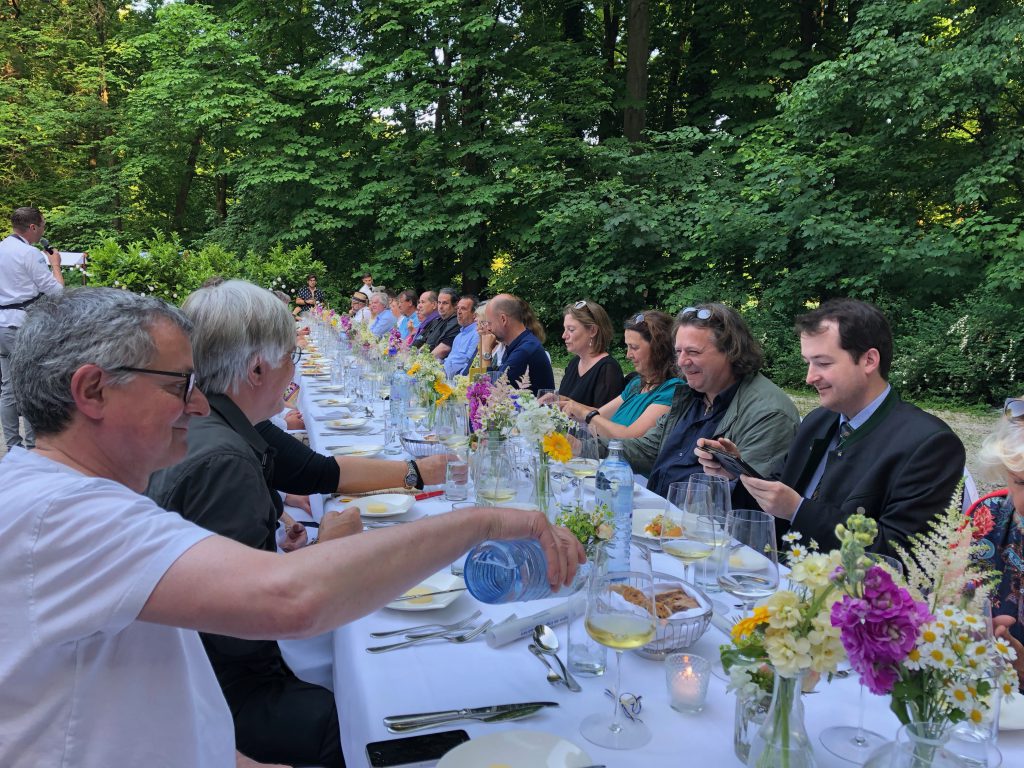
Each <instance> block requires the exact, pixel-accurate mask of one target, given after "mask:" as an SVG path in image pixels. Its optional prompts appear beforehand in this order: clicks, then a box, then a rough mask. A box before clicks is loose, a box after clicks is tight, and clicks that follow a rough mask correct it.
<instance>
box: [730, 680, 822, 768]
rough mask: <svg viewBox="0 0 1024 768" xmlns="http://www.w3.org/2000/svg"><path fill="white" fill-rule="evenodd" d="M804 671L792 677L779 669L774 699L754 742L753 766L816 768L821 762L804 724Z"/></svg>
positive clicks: (751, 763) (748, 758)
mask: <svg viewBox="0 0 1024 768" xmlns="http://www.w3.org/2000/svg"><path fill="white" fill-rule="evenodd" d="M803 678H804V673H803V672H800V673H799V674H797V675H794V676H792V677H787V676H785V675H782V674H779V672H778V671H777V670H776V672H775V676H774V680H775V683H774V687H773V688H772V701H771V704H770V706H769V708H768V713H767V714H766V715H765V718H764V722H763V723H762V724H761V727H760V728H759V729H758V730H757V733H756V734H755V735H754V738H753V739H752V740H751V743H750V754H749V756H748V757H747V765H748V766H750V767H751V768H814V766H816V765H817V762H816V761H815V759H814V752H813V750H812V748H811V740H810V739H809V738H808V737H807V729H806V727H805V726H804V705H803V701H802V700H801V692H802V690H803Z"/></svg>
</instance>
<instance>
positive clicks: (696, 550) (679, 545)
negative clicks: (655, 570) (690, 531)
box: [661, 539, 715, 563]
mask: <svg viewBox="0 0 1024 768" xmlns="http://www.w3.org/2000/svg"><path fill="white" fill-rule="evenodd" d="M661 550H662V551H663V552H664V553H665V554H666V555H672V557H675V558H678V559H679V560H682V561H683V562H685V563H695V562H697V561H698V560H703V559H704V558H706V557H710V556H711V553H712V552H714V551H715V545H714V544H710V543H707V542H703V541H694V540H693V539H662V542H661Z"/></svg>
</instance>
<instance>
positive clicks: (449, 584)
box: [387, 568, 466, 611]
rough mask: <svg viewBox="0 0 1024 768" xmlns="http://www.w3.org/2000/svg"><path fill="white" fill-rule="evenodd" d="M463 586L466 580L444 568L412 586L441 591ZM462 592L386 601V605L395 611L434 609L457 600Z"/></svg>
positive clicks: (425, 590) (424, 589) (444, 606)
mask: <svg viewBox="0 0 1024 768" xmlns="http://www.w3.org/2000/svg"><path fill="white" fill-rule="evenodd" d="M464 586H466V582H464V581H463V580H462V579H461V578H459V577H458V576H452V574H451V572H450V571H449V570H448V569H447V568H445V569H444V570H443V571H438V572H437V573H435V574H434V575H433V576H428V577H427V578H425V579H424V580H423V581H421V582H420V583H419V584H417V585H416V586H415V587H413V589H414V590H419V591H421V592H441V591H442V590H445V589H458V588H459V587H464ZM410 591H412V590H410ZM405 594H409V592H406V593H405ZM462 594H464V593H463V592H449V593H448V594H447V595H431V596H430V597H422V598H420V600H422V601H423V602H420V601H417V600H399V601H397V602H394V603H388V604H387V607H388V608H393V609H394V610H396V611H436V610H437V609H438V608H447V607H448V606H449V605H451V604H452V603H454V602H455V601H456V600H458V599H459V596H460V595H462Z"/></svg>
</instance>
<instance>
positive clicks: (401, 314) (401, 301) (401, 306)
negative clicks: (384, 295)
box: [396, 289, 420, 343]
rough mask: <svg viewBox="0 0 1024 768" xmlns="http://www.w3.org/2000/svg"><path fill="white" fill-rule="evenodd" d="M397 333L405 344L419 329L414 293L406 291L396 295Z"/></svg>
mask: <svg viewBox="0 0 1024 768" xmlns="http://www.w3.org/2000/svg"><path fill="white" fill-rule="evenodd" d="M396 301H397V302H398V332H399V333H400V334H402V340H403V341H405V342H406V343H410V342H411V341H412V337H413V335H415V333H416V329H417V328H419V327H420V318H419V316H418V315H417V314H416V292H415V291H410V290H408V289H406V290H404V291H402V292H401V293H400V294H398V297H397V298H396Z"/></svg>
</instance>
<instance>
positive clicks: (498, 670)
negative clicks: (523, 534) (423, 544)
mask: <svg viewBox="0 0 1024 768" xmlns="http://www.w3.org/2000/svg"><path fill="white" fill-rule="evenodd" d="M301 384H302V386H301V389H300V398H299V404H300V408H301V410H302V412H303V414H304V415H305V421H306V431H307V433H308V436H309V443H310V446H311V447H312V448H313V449H314V450H317V451H319V452H323V453H329V451H328V450H327V446H329V445H330V446H336V445H367V444H382V443H383V442H384V439H383V416H384V408H385V407H386V404H385V403H384V402H379V403H376V404H374V406H373V413H374V417H373V419H372V420H371V422H370V424H368V425H367V428H365V429H364V430H362V431H361V432H358V433H348V434H339V433H337V432H332V431H331V430H330V429H329V428H328V426H327V422H326V421H323V420H321V418H322V416H323V414H324V413H325V412H328V411H331V410H334V409H333V408H331V407H323V406H321V405H318V404H317V402H316V401H317V400H318V399H323V398H330V397H332V395H331V394H329V393H323V392H320V391H318V388H319V387H320V386H321V385H322V384H323V382H320V381H317V380H314V379H310V378H307V377H303V379H302V382H301ZM334 396H336V395H334ZM403 457H407V456H405V455H404V454H403V455H400V456H383V457H382V458H403ZM428 490H429V489H428ZM638 495H639V497H640V498H641V499H642V498H643V497H644V496H645V495H646V496H647V497H654V494H651V493H650V492H649V491H647V490H646V489H644V490H643V491H638ZM654 498H655V499H656V498H657V497H654ZM647 506H650V503H648V504H647ZM322 508H323V502H322V500H320V499H315V500H314V503H313V511H314V516H315V517H318V516H319V514H320V512H321V510H322ZM450 509H451V502H448V501H445V499H444V497H443V496H437V497H433V498H430V499H427V500H423V501H417V502H415V503H414V504H413V505H412V507H411V508H410V509H409V511H408V512H407V513H405V514H403V515H401V516H398V517H395V518H389V520H395V521H407V520H414V519H416V518H419V517H426V516H430V515H440V514H444V513H446V512H448V511H450ZM364 535H373V532H372V530H371V531H369V532H368V533H366V534H364ZM653 558H654V561H653V566H654V569H655V570H660V571H664V572H668V573H679V570H680V566H679V564H678V562H677V561H676V560H674V559H673V558H671V557H668V556H666V555H664V554H662V553H660V552H656V553H654V554H653ZM565 599H566V598H552V599H549V600H538V601H533V602H529V603H512V604H505V605H485V604H482V603H478V602H477V601H476V600H475V599H474V598H473V597H472V596H471V595H469V593H468V592H464V593H461V594H459V595H458V597H457V598H456V599H455V600H454V601H452V602H451V604H450V605H447V606H446V607H440V608H437V609H434V610H416V611H412V610H395V609H392V608H382V609H380V610H378V611H376V612H374V613H372V614H370V615H368V616H365V617H364V618H362V619H359V620H358V621H354V622H351V623H349V624H346V625H344V626H341V627H338V628H337V629H336V630H334V631H333V632H332V633H330V634H329V635H327V636H322V637H321V638H317V639H314V640H313V641H310V642H308V643H306V644H305V645H302V644H299V645H297V646H296V645H291V647H290V648H288V650H287V651H286V657H287V658H288V659H289V661H290V662H291V663H292V664H293V666H297V667H306V668H307V669H308V670H309V671H310V673H311V675H312V677H313V679H314V680H316V678H317V675H318V674H319V675H320V676H321V677H323V676H324V675H328V676H329V677H330V680H325V681H323V682H331V681H333V690H334V693H335V696H336V699H337V703H338V712H339V719H340V725H341V740H342V746H343V749H344V753H345V761H346V764H347V765H348V766H349V768H364V767H368V766H369V761H368V758H367V752H366V745H367V744H368V743H370V742H375V741H381V740H387V739H394V738H399V736H397V735H394V734H391V733H389V732H388V731H387V729H386V728H385V726H384V722H383V718H384V717H386V716H388V715H399V714H412V713H421V712H431V711H438V710H449V709H461V708H464V707H478V706H488V705H495V704H508V703H519V702H533V701H550V702H556V703H557V704H558V706H557V707H550V708H545V709H542V710H540V711H539V712H538V713H537V714H536V715H534V716H531V717H530V718H528V719H523V720H518V721H514V722H504V723H480V722H476V721H459V722H458V723H454V724H447V725H443V726H439V727H437V728H434V729H430V730H424V731H417V732H416V733H431V732H435V731H441V730H449V729H453V728H456V729H464V730H465V731H467V732H468V734H469V735H470V737H471V738H477V737H480V736H483V735H484V734H487V733H492V732H496V731H500V730H531V731H543V732H547V733H550V734H554V735H557V736H559V737H562V738H564V739H567V740H569V741H571V742H573V743H575V744H576V745H577V746H578V747H580V748H582V749H583V750H585V751H586V753H587V755H589V757H590V759H591V762H592V763H594V764H599V765H605V766H608V768H619V767H624V766H670V765H684V764H686V765H723V766H725V765H739V764H740V761H739V759H738V758H737V757H736V755H735V752H734V749H733V728H734V717H735V712H734V710H735V694H733V693H732V692H728V691H727V690H726V683H725V681H724V680H722V679H720V678H719V677H713V678H712V679H711V682H710V686H709V689H708V696H707V701H706V704H705V707H704V709H703V711H701V712H699V713H696V714H683V713H680V712H678V711H676V710H674V709H672V708H671V707H670V705H669V695H668V690H667V687H666V683H665V673H664V665H663V662H660V661H655V660H650V659H646V658H642V657H640V656H638V655H636V654H635V653H630V652H627V653H624V654H623V656H622V679H621V688H622V691H623V692H630V693H632V694H634V695H636V696H641V697H642V710H641V712H640V714H639V717H640V718H641V719H642V720H643V722H644V723H645V724H646V725H647V726H648V727H649V728H650V730H651V732H652V734H653V737H652V738H651V740H650V742H649V743H648V744H646V745H645V746H642V747H640V748H638V749H633V750H612V749H606V748H602V747H599V746H597V745H595V744H592V743H590V742H589V741H587V740H586V739H585V738H584V737H583V736H582V734H581V733H580V723H581V721H582V720H583V719H584V717H586V716H587V715H589V714H591V713H594V712H606V713H608V714H610V713H611V710H612V707H613V701H612V699H611V698H610V697H608V696H607V695H606V694H605V688H608V687H613V686H614V671H615V667H614V664H615V659H614V655H613V653H612V652H611V651H609V653H608V670H607V672H606V673H605V675H604V676H601V677H582V676H579V675H576V677H577V679H578V680H579V683H580V685H581V687H582V691H581V692H579V693H573V692H570V691H569V690H568V689H567V688H566V687H565V686H563V685H552V684H550V683H549V682H548V680H547V678H546V676H545V670H544V668H543V667H542V666H541V664H540V663H539V661H538V660H537V659H536V658H534V656H533V655H532V654H531V653H530V652H529V651H528V648H527V644H528V642H529V641H528V640H527V639H522V640H518V641H514V642H512V643H509V644H507V645H504V646H501V647H497V648H492V647H490V646H489V645H488V644H487V643H485V642H484V638H483V637H480V638H477V639H476V640H474V641H472V642H468V643H464V644H456V643H451V642H446V641H444V640H437V641H428V642H425V643H421V644H418V645H413V646H410V647H407V648H402V649H400V650H396V651H391V652H388V653H382V654H371V653H369V652H367V650H366V648H367V647H368V646H372V645H379V644H381V643H386V642H393V641H395V640H400V639H401V637H398V638H392V639H389V640H379V639H376V638H372V637H371V636H370V633H371V632H375V631H386V630H396V629H401V628H403V627H409V626H412V625H419V624H424V623H427V622H440V623H448V622H454V621H458V620H460V619H462V618H464V617H466V616H468V615H469V614H471V613H472V612H473V611H475V610H480V611H481V612H482V619H488V618H489V619H492V620H493V621H495V622H499V621H501V620H503V619H505V618H507V617H508V616H509V615H510V614H511V613H513V612H514V613H515V614H517V615H518V616H519V617H524V616H528V615H532V614H534V613H536V612H538V611H541V610H544V609H547V608H552V607H555V606H557V605H559V603H561V602H562V601H564V600H565ZM410 607H411V606H410ZM417 607H420V606H417ZM482 619H481V620H482ZM716 623H718V624H719V625H720V626H721V625H722V623H721V622H716ZM574 631H575V630H574ZM556 632H557V634H558V637H559V640H560V643H561V650H560V654H561V656H562V658H563V659H564V658H565V647H566V625H565V624H561V625H560V626H558V627H556ZM726 639H727V638H726V635H725V634H724V633H723V632H722V631H721V630H720V629H719V628H717V627H716V626H714V625H712V626H709V627H708V630H707V632H706V633H705V634H704V635H703V636H702V637H701V638H700V640H698V641H697V643H695V644H694V645H693V646H691V647H690V648H688V649H687V652H688V653H693V654H698V655H700V656H704V657H706V658H708V659H715V658H716V657H717V656H718V650H719V646H720V645H721V644H722V643H724V642H726ZM283 645H286V644H283ZM318 668H319V670H320V671H319V672H317V671H316V670H317V669H318ZM297 671H299V670H298V669H297ZM300 674H301V672H300ZM859 702H860V690H859V685H858V683H857V681H856V680H855V679H854V677H853V676H850V677H847V678H845V679H840V678H834V679H833V680H832V681H831V682H827V681H825V680H823V681H821V682H820V683H819V684H818V686H817V688H816V689H815V692H814V693H811V694H808V695H806V696H805V697H804V710H805V723H806V727H807V732H808V734H809V736H810V739H811V741H812V742H813V744H814V752H815V758H816V759H817V761H818V764H819V765H821V766H836V767H837V768H838V767H839V766H849V765H851V763H848V762H846V761H844V760H842V759H840V758H838V757H836V756H834V755H832V754H831V753H829V752H828V751H827V750H825V749H824V747H822V746H821V745H820V743H819V741H818V737H819V734H820V733H821V732H822V731H823V730H824V729H825V728H827V727H829V726H833V725H856V724H857V719H858V707H859ZM888 703H889V702H888V699H887V698H883V697H876V696H873V695H871V694H870V693H868V694H866V695H865V696H864V726H865V727H866V728H868V729H869V730H872V731H875V732H877V733H879V734H881V735H883V736H885V737H886V738H890V739H891V738H895V736H896V732H897V730H898V727H899V722H898V721H897V719H896V717H895V716H894V715H893V714H892V712H891V711H890V709H889V706H888ZM998 748H999V750H1000V751H1001V752H1002V755H1003V765H1006V766H1022V765H1024V730H1013V731H1010V730H1004V731H1002V732H1000V734H999V740H998Z"/></svg>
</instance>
